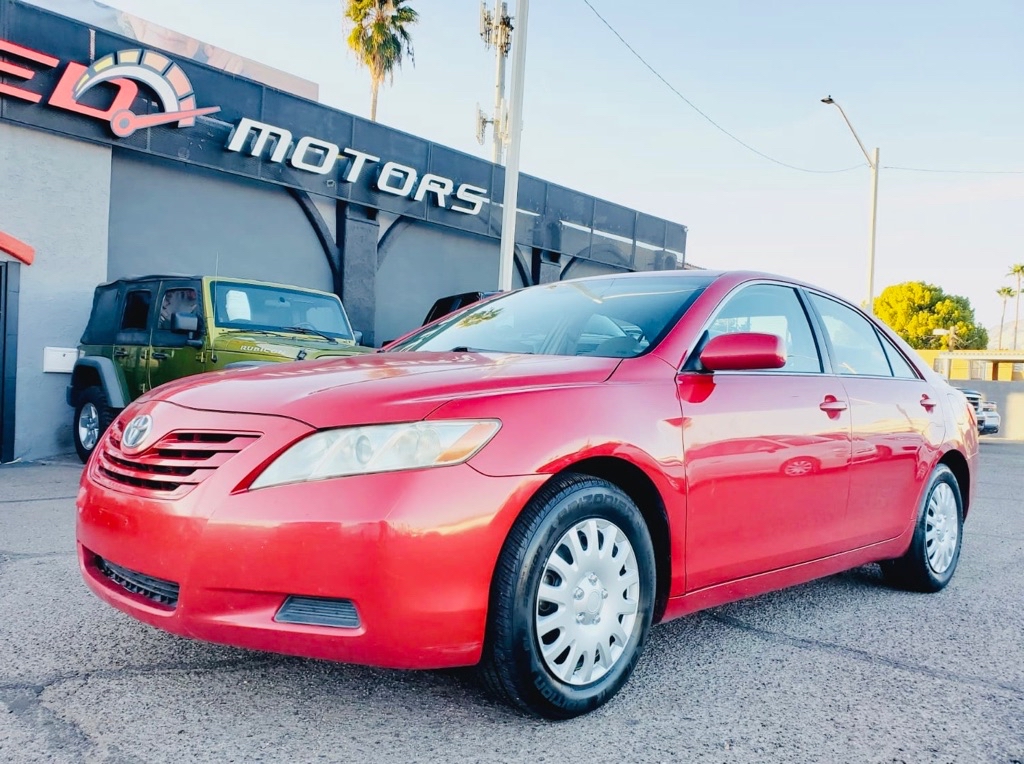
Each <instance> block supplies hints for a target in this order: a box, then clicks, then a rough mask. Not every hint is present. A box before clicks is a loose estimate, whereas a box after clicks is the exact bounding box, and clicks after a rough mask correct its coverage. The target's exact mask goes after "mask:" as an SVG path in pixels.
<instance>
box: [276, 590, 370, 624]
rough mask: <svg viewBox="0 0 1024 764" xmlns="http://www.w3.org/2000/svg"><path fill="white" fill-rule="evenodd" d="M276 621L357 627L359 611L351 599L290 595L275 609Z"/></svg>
mask: <svg viewBox="0 0 1024 764" xmlns="http://www.w3.org/2000/svg"><path fill="white" fill-rule="evenodd" d="M274 620H275V621H277V622H278V623H301V624H305V625H307V626H333V627H335V628H339V629H358V628H359V613H358V612H357V611H356V606H355V604H354V603H353V602H352V600H335V599H326V598H323V597H296V596H294V595H293V596H290V597H288V599H286V600H285V601H284V604H283V605H281V609H280V610H278V611H277V615H275V616H274Z"/></svg>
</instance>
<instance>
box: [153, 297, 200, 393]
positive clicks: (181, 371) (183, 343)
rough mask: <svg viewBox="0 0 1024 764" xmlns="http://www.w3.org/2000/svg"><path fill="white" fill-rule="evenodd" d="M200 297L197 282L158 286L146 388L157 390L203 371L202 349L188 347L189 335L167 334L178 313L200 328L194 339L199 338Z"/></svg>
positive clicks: (171, 332) (169, 332)
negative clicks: (197, 320)
mask: <svg viewBox="0 0 1024 764" xmlns="http://www.w3.org/2000/svg"><path fill="white" fill-rule="evenodd" d="M201 295H202V290H201V289H200V282H198V281H194V280H190V279H175V280H173V281H170V280H168V281H164V282H162V283H161V284H160V294H159V299H158V301H157V304H158V305H159V308H158V310H157V312H156V314H157V315H156V325H155V327H154V328H153V346H152V349H151V351H150V354H149V384H150V387H159V386H160V385H162V384H164V383H165V382H170V381H172V380H175V379H179V378H181V377H187V376H190V375H192V374H198V373H199V372H201V371H205V361H206V356H205V354H204V352H203V348H201V347H194V346H191V345H189V344H188V341H189V339H190V338H189V335H187V334H182V333H180V332H173V331H171V321H172V318H173V316H174V314H175V313H181V314H183V315H186V316H195V317H196V318H198V319H199V322H200V327H199V331H198V332H196V337H197V338H198V337H202V336H203V334H204V333H203V326H202V321H203V310H202V304H201V299H202V298H201Z"/></svg>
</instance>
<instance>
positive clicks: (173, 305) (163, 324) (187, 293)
mask: <svg viewBox="0 0 1024 764" xmlns="http://www.w3.org/2000/svg"><path fill="white" fill-rule="evenodd" d="M198 310H199V302H198V299H197V295H196V290H195V289H193V288H191V287H180V288H179V287H175V288H174V289H167V290H166V291H164V296H163V299H162V300H161V301H160V320H159V321H158V322H157V326H156V328H157V329H159V330H161V331H170V330H171V316H173V315H174V314H175V313H188V314H189V315H198Z"/></svg>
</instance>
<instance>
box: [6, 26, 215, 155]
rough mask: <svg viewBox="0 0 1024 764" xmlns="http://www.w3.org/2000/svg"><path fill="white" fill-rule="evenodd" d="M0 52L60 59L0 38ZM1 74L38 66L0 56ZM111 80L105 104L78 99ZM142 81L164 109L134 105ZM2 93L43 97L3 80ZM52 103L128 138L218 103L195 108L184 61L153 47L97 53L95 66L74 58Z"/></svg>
mask: <svg viewBox="0 0 1024 764" xmlns="http://www.w3.org/2000/svg"><path fill="white" fill-rule="evenodd" d="M0 54H6V55H8V56H10V57H17V58H22V59H25V60H26V61H32V62H34V63H37V64H42V65H43V66H46V67H49V68H51V69H52V68H54V67H56V66H57V65H58V64H59V63H60V59H57V58H54V57H53V56H48V55H46V54H45V53H40V52H38V51H35V50H31V49H29V48H24V47H22V46H20V45H15V44H13V43H10V42H6V41H4V40H0ZM0 74H6V75H11V76H14V77H17V78H20V79H22V80H24V81H26V82H28V81H29V80H31V79H32V78H33V77H34V76H35V74H36V73H35V72H34V71H32V70H31V69H27V68H25V67H23V66H20V65H18V64H14V63H9V62H5V61H0ZM102 83H109V84H110V85H112V86H113V87H115V88H117V93H116V95H115V96H114V99H113V102H112V103H111V104H110V106H108V107H107V108H106V109H98V108H94V107H91V106H86V105H84V104H82V103H81V102H80V101H79V99H80V98H81V97H82V96H83V95H85V94H86V93H87V92H88V91H90V90H92V89H93V88H94V87H96V86H97V85H100V84H102ZM139 83H142V84H144V85H146V86H148V87H149V88H150V90H152V91H153V92H154V93H156V97H157V99H158V100H159V101H160V106H161V108H162V109H163V111H162V112H157V113H155V114H136V113H135V112H133V111H132V105H133V104H134V103H135V99H136V98H137V97H138V95H139ZM0 95H5V96H10V97H12V98H19V99H21V100H24V101H28V102H29V103H39V102H40V101H42V100H43V97H42V95H40V94H39V93H34V92H32V91H31V90H26V89H25V88H22V87H18V86H16V85H4V84H0ZM47 103H48V104H49V105H50V106H55V107H57V108H58V109H65V110H66V111H72V112H75V113H77V114H82V115H84V116H86V117H92V118H93V119H101V120H104V121H106V122H109V123H110V130H111V132H113V133H114V135H116V136H117V137H118V138H127V137H128V136H130V135H132V134H133V133H134V132H135V131H136V130H138V129H140V128H143V127H156V126H157V125H168V124H171V123H172V122H176V123H177V125H178V127H190V126H192V125H194V124H195V122H196V117H201V116H203V115H205V114H215V113H216V112H218V111H220V107H219V106H208V107H205V108H201V109H197V108H196V97H195V94H194V93H193V92H192V83H191V82H189V79H188V77H187V76H186V75H185V72H184V71H183V70H182V68H181V67H180V66H178V65H177V64H176V63H174V62H173V61H171V59H169V58H167V56H164V55H163V54H161V53H157V52H156V51H152V50H140V49H138V48H135V49H132V50H121V51H118V52H117V53H111V54H109V55H107V56H104V57H103V58H101V59H99V60H98V61H97V62H96V63H94V64H93V65H92V66H83V65H82V64H78V63H75V62H73V61H72V62H71V63H69V64H68V65H67V68H66V69H65V70H64V74H63V75H61V78H60V81H59V82H58V83H57V87H55V88H54V89H53V92H52V93H51V94H50V98H49V99H48V100H47Z"/></svg>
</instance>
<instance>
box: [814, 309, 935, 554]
mask: <svg viewBox="0 0 1024 764" xmlns="http://www.w3.org/2000/svg"><path fill="white" fill-rule="evenodd" d="M810 299H811V304H812V305H813V307H814V308H815V310H816V311H817V312H818V314H819V315H820V316H821V319H822V325H823V326H824V329H825V334H826V336H827V338H828V342H829V344H830V345H831V352H832V357H833V360H834V365H835V370H836V372H837V373H838V374H839V375H841V376H842V379H843V386H844V387H845V388H846V392H847V395H848V396H849V399H850V412H851V415H852V420H853V467H852V470H851V477H852V482H851V489H850V510H849V513H848V521H847V522H848V528H847V531H846V536H847V537H848V538H849V539H850V543H851V546H862V545H866V544H870V543H875V542H879V541H885V540H887V539H891V538H894V537H896V536H898V535H899V534H900V533H902V532H903V531H905V530H906V529H907V527H908V526H909V524H910V523H912V522H913V521H914V519H915V517H916V511H917V502H918V500H919V498H920V496H921V492H922V491H923V490H924V486H925V482H926V481H927V479H928V476H929V475H928V473H929V468H930V466H931V464H932V463H933V462H934V461H935V460H936V457H937V453H938V450H939V447H940V446H941V445H942V440H943V437H944V435H945V423H944V420H943V415H942V405H941V403H940V402H939V401H937V400H935V391H934V390H933V389H932V386H931V385H930V384H929V383H927V382H925V381H924V380H922V379H921V378H920V377H919V376H918V374H917V373H916V372H915V371H914V369H913V367H911V365H910V364H909V363H907V360H906V359H905V358H904V357H903V355H902V353H901V352H900V351H899V350H898V349H897V348H896V346H895V345H894V344H893V343H892V342H890V341H889V340H888V339H887V338H886V337H885V336H884V335H883V334H881V333H880V332H878V331H877V330H876V329H875V327H873V326H872V325H871V323H870V322H869V321H868V319H867V318H865V317H864V316H862V315H861V314H860V313H858V312H857V311H855V310H853V309H851V308H849V307H848V306H846V305H843V304H841V303H838V302H836V301H835V300H832V299H829V298H828V297H825V296H824V295H819V294H815V293H811V298H810Z"/></svg>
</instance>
